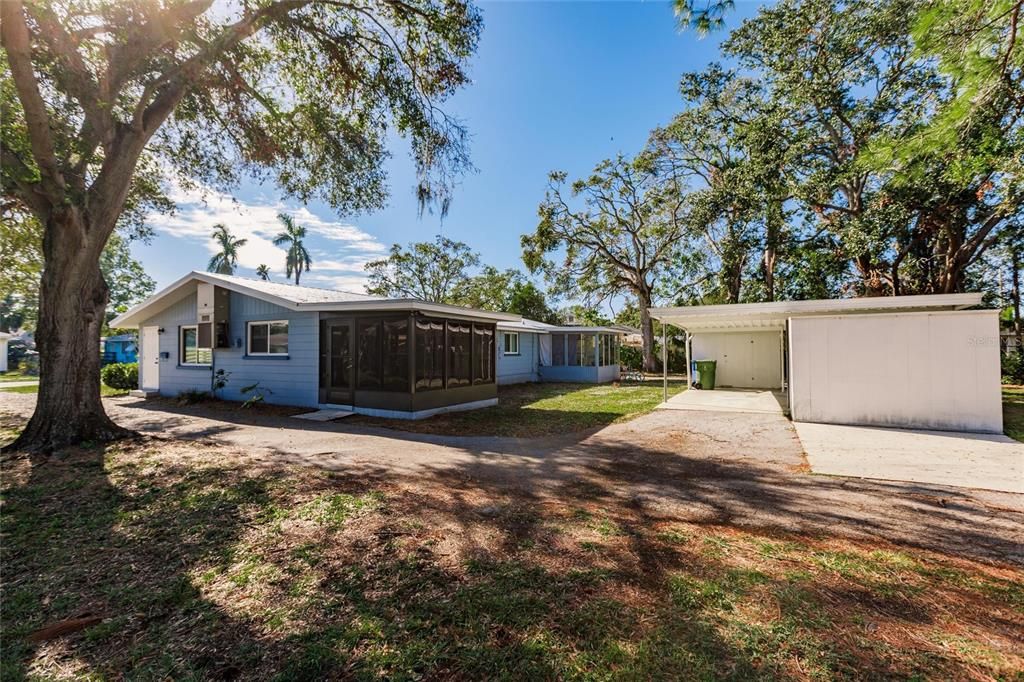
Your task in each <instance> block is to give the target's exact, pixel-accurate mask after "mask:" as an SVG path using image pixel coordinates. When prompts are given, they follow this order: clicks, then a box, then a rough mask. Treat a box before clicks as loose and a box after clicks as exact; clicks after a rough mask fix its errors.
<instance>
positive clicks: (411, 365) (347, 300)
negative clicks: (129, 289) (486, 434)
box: [110, 272, 520, 419]
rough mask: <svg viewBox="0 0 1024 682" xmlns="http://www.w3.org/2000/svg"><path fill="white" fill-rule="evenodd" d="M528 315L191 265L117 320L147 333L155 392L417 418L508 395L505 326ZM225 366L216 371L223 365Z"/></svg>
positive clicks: (144, 345) (143, 361)
mask: <svg viewBox="0 0 1024 682" xmlns="http://www.w3.org/2000/svg"><path fill="white" fill-rule="evenodd" d="M519 320H520V317H519V316H518V315H508V314H504V313H494V312H486V311H482V310H474V309H471V308H463V307H460V306H454V305H442V304H437V303H428V302H424V301H419V300H413V299H388V298H380V297H376V296H368V295H365V294H355V293H349V292H344V291H334V290H330V289H317V288H313V287H305V286H294V285H291V284H283V283H277V282H267V281H263V280H255V279H247V278H243V277H234V276H230V275H220V274H215V273H209V272H192V273H189V274H188V275H186V276H184V277H182V278H181V279H179V280H178V281H177V282H175V283H173V284H171V285H170V286H169V287H167V288H165V289H163V290H161V291H159V292H157V293H156V294H155V295H153V296H151V297H150V298H148V299H147V300H146V301H144V302H143V303H141V304H139V305H138V306H136V307H134V308H132V309H131V310H129V311H128V312H126V313H124V314H122V315H119V316H118V317H116V318H115V319H114V320H112V321H111V323H110V325H111V326H112V327H117V328H122V329H139V351H138V354H139V385H140V388H141V390H143V391H145V392H147V393H159V394H162V395H172V396H173V395H177V394H179V393H181V392H182V391H189V390H199V391H209V390H211V388H212V387H213V384H214V380H215V378H216V377H218V376H221V377H226V378H227V385H226V386H225V387H224V388H223V389H222V390H221V391H220V392H219V394H220V395H221V396H222V397H224V398H227V399H230V400H244V399H246V398H248V397H250V395H251V393H248V394H247V393H246V392H243V391H242V388H245V387H252V386H256V387H257V389H255V390H258V391H260V392H261V393H262V394H263V395H264V399H265V400H266V401H267V402H268V403H278V404H284V405H296V406H308V407H318V406H324V407H327V406H330V407H342V408H347V409H351V410H353V411H355V412H360V413H363V414H369V415H376V416H384V417H396V418H405V419H418V418H422V417H426V416H429V415H432V414H436V413H438V412H447V411H452V410H465V409H473V408H478V407H486V406H488V405H494V404H496V403H497V401H498V393H497V374H496V369H497V368H496V361H495V358H496V345H497V344H496V339H495V335H496V325H497V324H498V323H502V322H518V321H519ZM219 370H223V373H222V374H220V375H218V371H219Z"/></svg>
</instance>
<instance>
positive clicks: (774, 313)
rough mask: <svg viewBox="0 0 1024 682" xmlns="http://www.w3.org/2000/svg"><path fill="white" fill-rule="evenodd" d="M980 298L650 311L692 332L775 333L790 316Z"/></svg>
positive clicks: (934, 306)
mask: <svg viewBox="0 0 1024 682" xmlns="http://www.w3.org/2000/svg"><path fill="white" fill-rule="evenodd" d="M981 298H982V295H981V294H980V293H969V294H927V295H921V296H886V297H877V298H836V299H821V300H811V301H775V302H772V303H735V304H725V305H701V306H679V307H670V308H651V309H650V313H651V317H652V318H654V319H655V320H658V321H659V322H664V323H667V324H671V325H673V326H676V327H681V328H682V329H685V330H687V331H690V332H698V331H703V332H708V331H723V332H728V331H758V330H762V331H774V330H781V329H784V328H785V326H786V320H787V319H789V318H791V317H812V316H821V315H850V314H871V313H873V314H879V313H903V312H928V311H939V310H964V309H967V308H974V307H977V306H980V305H981Z"/></svg>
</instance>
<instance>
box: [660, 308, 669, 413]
mask: <svg viewBox="0 0 1024 682" xmlns="http://www.w3.org/2000/svg"><path fill="white" fill-rule="evenodd" d="M667 341H668V336H667V334H666V333H665V320H662V321H661V396H662V402H666V403H667V402H668V343H667Z"/></svg>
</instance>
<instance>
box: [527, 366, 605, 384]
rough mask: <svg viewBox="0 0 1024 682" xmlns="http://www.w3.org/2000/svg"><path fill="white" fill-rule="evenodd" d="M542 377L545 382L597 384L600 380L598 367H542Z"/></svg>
mask: <svg viewBox="0 0 1024 682" xmlns="http://www.w3.org/2000/svg"><path fill="white" fill-rule="evenodd" d="M540 376H541V379H542V380H543V381H578V382H581V383H588V384H596V383H598V380H599V377H598V368H597V367H580V366H579V365H572V366H569V365H562V366H560V367H541V368H540ZM609 381H610V379H609Z"/></svg>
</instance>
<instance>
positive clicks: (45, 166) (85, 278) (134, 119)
mask: <svg viewBox="0 0 1024 682" xmlns="http://www.w3.org/2000/svg"><path fill="white" fill-rule="evenodd" d="M480 27H481V19H480V16H479V13H478V12H477V10H476V9H475V8H474V7H473V6H472V5H470V4H469V3H468V2H466V1H465V0H445V1H444V2H441V1H438V0H402V1H401V2H396V1H392V0H379V1H378V0H371V1H368V2H357V3H348V2H344V3H343V2H334V1H331V0H250V1H247V2H242V3H227V4H223V5H221V4H218V5H217V6H216V7H214V4H213V3H212V2H208V1H205V2H204V1H199V2H186V1H183V0H153V1H152V2H124V1H123V0H94V1H91V2H79V1H78V0H49V1H46V2H42V1H39V0H29V1H25V0H5V1H4V2H2V3H0V42H2V46H3V52H4V59H3V63H2V67H0V69H2V70H0V104H2V105H3V116H2V121H0V173H2V191H3V196H4V203H5V204H7V203H13V204H16V205H17V206H18V207H19V209H21V210H25V211H29V212H31V213H32V214H33V215H34V216H35V217H36V218H37V219H38V221H39V222H40V224H41V225H42V229H43V231H44V239H43V243H44V245H45V248H44V250H43V258H44V268H43V276H42V282H41V287H40V308H39V321H38V331H39V333H38V334H37V339H39V352H40V361H41V366H42V376H41V380H40V389H39V395H38V400H37V403H36V412H35V414H34V416H33V418H32V419H31V420H30V422H29V424H28V426H27V427H26V429H25V430H24V432H23V433H22V435H21V437H20V438H19V439H18V441H16V442H15V444H14V446H13V447H17V448H21V447H25V448H31V449H37V450H52V449H55V448H59V447H62V446H64V445H66V444H68V443H73V442H78V441H82V440H91V441H95V442H101V441H104V440H107V439H109V438H112V437H118V436H121V435H124V431H123V430H121V429H119V428H118V427H117V426H116V425H115V424H113V423H112V422H111V421H110V420H109V419H108V418H107V416H106V414H105V413H104V411H103V406H102V404H101V402H100V399H99V364H98V363H99V361H98V357H99V352H98V349H99V333H100V327H101V326H102V321H103V319H104V310H105V308H106V303H107V298H108V289H107V285H106V283H105V282H104V280H103V277H102V275H101V273H100V270H99V267H98V264H99V259H100V253H101V252H102V250H103V247H104V246H105V245H106V242H107V239H108V238H109V237H110V235H111V233H112V232H113V230H114V229H115V227H116V226H117V225H118V223H119V221H122V220H123V219H124V216H125V213H126V212H128V213H131V212H132V211H133V210H134V211H139V212H141V213H144V212H142V211H141V210H140V209H142V208H144V204H143V203H141V202H140V201H136V203H134V204H133V203H132V201H133V197H135V198H136V199H143V198H145V197H147V196H150V195H151V194H152V192H150V191H145V190H154V189H157V190H158V189H159V188H160V185H161V180H163V179H164V178H166V177H167V176H168V175H172V176H177V178H178V180H179V181H180V182H182V183H184V184H186V185H187V184H189V183H193V182H197V181H198V182H202V183H204V184H208V185H212V186H215V187H221V188H226V187H229V186H231V185H232V184H233V183H234V182H235V181H236V180H238V179H239V177H240V176H241V175H242V174H250V175H254V176H256V177H258V178H265V177H270V178H272V179H273V180H274V181H276V183H277V184H278V185H279V186H280V187H281V189H282V190H283V192H284V193H285V194H286V195H288V196H290V197H293V198H296V199H298V200H300V201H306V200H309V199H312V198H314V197H319V198H322V199H324V200H326V201H327V202H328V203H329V204H330V205H332V206H334V207H335V208H337V209H339V210H341V211H354V210H359V209H370V208H375V207H379V206H381V205H382V204H383V202H384V199H385V197H386V194H387V193H386V187H385V177H384V172H383V170H382V161H383V160H384V158H385V157H386V155H387V149H386V140H387V139H388V135H389V134H392V133H397V134H399V135H401V136H403V137H405V138H407V139H408V140H409V142H410V143H411V146H412V151H413V159H414V162H415V167H416V174H417V194H418V196H419V198H420V200H421V202H422V203H423V204H424V205H426V204H428V203H430V202H432V201H436V202H437V203H438V205H440V207H441V210H442V211H444V210H445V209H446V207H447V204H448V199H449V196H450V194H449V191H450V189H449V188H450V187H451V184H452V180H453V176H454V175H456V174H458V173H461V172H462V171H463V170H464V169H466V168H467V166H468V163H469V161H468V157H467V151H466V132H465V130H464V128H463V127H462V126H461V125H460V124H459V123H458V122H456V121H454V120H453V119H452V118H450V117H449V116H446V115H445V114H444V112H443V111H442V110H441V109H440V108H439V104H440V103H441V102H443V101H444V100H445V99H446V98H447V97H448V96H450V95H451V94H452V93H453V92H455V90H456V89H458V88H459V87H460V86H462V85H463V84H465V83H466V82H467V81H468V77H467V75H466V72H465V65H466V62H467V59H468V58H469V56H470V55H471V54H472V53H473V52H474V50H475V48H476V45H477V40H478V38H479V34H480Z"/></svg>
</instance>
